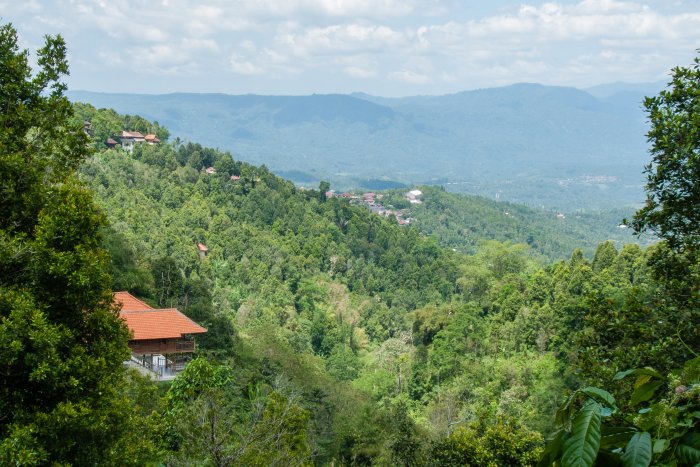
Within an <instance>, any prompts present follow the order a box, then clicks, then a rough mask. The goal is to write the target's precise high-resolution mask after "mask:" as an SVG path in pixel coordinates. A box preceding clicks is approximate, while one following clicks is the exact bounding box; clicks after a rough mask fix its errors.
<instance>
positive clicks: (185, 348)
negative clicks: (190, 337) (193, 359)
mask: <svg viewBox="0 0 700 467" xmlns="http://www.w3.org/2000/svg"><path fill="white" fill-rule="evenodd" d="M175 350H177V351H178V352H194V341H177V343H176V344H175Z"/></svg>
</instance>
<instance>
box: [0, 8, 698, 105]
mask: <svg viewBox="0 0 700 467" xmlns="http://www.w3.org/2000/svg"><path fill="white" fill-rule="evenodd" d="M0 5H2V7H0V11H3V15H6V16H4V17H3V20H5V21H12V22H13V23H15V24H16V26H18V28H19V29H20V35H21V37H22V39H23V42H22V43H23V44H27V45H29V44H31V45H32V46H34V45H35V44H38V43H41V34H43V33H47V32H48V33H54V32H63V33H64V34H65V35H66V37H67V38H68V39H69V47H70V49H69V50H70V53H71V60H73V61H74V63H76V64H78V65H79V66H77V67H74V68H73V69H72V70H73V73H72V76H71V79H76V80H79V81H80V82H81V83H88V84H81V87H83V88H90V87H93V88H96V87H98V86H97V85H96V86H90V84H89V75H88V74H87V73H88V72H93V71H94V69H95V68H97V69H99V68H100V65H101V67H102V68H103V69H106V70H110V79H113V82H114V83H113V86H114V87H118V86H119V85H120V84H119V82H120V80H121V81H126V80H125V79H124V77H122V78H120V76H122V75H120V73H129V74H130V75H129V82H136V81H137V80H138V77H139V76H141V75H144V76H146V78H144V80H146V79H147V80H148V81H149V82H152V80H153V77H154V76H156V75H157V74H158V73H159V72H163V73H169V74H170V76H169V79H168V80H167V82H166V83H165V84H166V85H167V86H170V87H169V88H168V89H166V90H177V89H179V88H187V89H192V88H191V87H192V86H195V85H198V83H200V85H202V86H210V87H207V88H205V89H202V90H218V91H224V92H226V91H231V92H233V91H240V92H250V91H251V90H250V89H248V88H240V89H239V88H236V89H232V88H230V86H231V84H230V83H253V85H255V86H256V87H255V88H254V90H255V91H258V92H264V87H265V85H266V83H270V82H273V81H275V82H276V83H277V84H274V86H271V87H270V88H274V89H280V86H281V85H280V84H279V83H284V84H288V85H290V86H296V87H295V88H294V89H299V90H301V89H304V90H305V91H304V92H314V91H318V92H322V91H323V89H326V88H332V89H334V90H342V89H346V90H348V91H349V90H356V89H357V87H356V86H355V85H354V82H355V80H357V79H362V80H363V81H362V83H363V86H365V85H366V86H368V87H367V88H366V89H364V90H366V91H369V92H373V89H389V90H390V91H392V92H408V93H410V92H414V91H418V92H448V91H456V90H459V89H457V87H461V88H470V87H479V86H486V85H492V84H507V83H511V82H516V81H539V82H545V83H551V84H570V85H589V84H594V83H597V82H601V81H606V80H609V81H616V80H629V81H645V80H654V79H658V77H659V76H662V75H663V74H664V73H665V72H666V71H667V70H668V69H669V68H670V67H671V66H673V65H678V64H685V63H688V60H689V57H692V56H693V54H694V51H695V49H696V48H697V47H698V44H700V10H698V9H697V8H693V6H692V2H675V3H674V2H664V1H662V0H644V2H642V1H641V0H640V1H636V0H581V1H578V2H572V1H563V0H562V1H539V0H494V1H493V2H483V3H478V4H477V3H476V2H474V3H471V2H457V1H455V0H421V1H418V0H258V1H250V0H161V1H160V2H153V1H151V0H54V1H46V2H37V1H36V0H30V1H26V2H20V1H17V2H2V3H0ZM475 11H476V12H479V13H478V14H476V13H474V12H475ZM64 28H65V31H62V30H61V29H64ZM47 29H48V30H47ZM23 31H26V34H25V36H26V37H25V36H23V35H22V34H23ZM83 64H92V68H90V67H88V66H87V65H83ZM95 64H97V65H95ZM81 67H83V68H82V69H81ZM81 70H82V71H84V72H85V73H86V75H85V76H82V75H81V74H80V72H81ZM176 74H179V75H177V76H176ZM205 74H206V75H207V76H210V77H211V79H208V80H206V82H204V81H201V80H195V79H191V77H192V76H201V75H205ZM232 75H235V76H236V77H237V78H241V77H252V78H251V80H248V81H245V80H244V79H242V78H241V79H234V80H232V79H230V78H231V76H232ZM336 82H337V84H334V83H336ZM106 83H107V81H105V80H101V81H100V82H99V86H103V85H106ZM402 83H403V84H402ZM243 85H244V84H240V86H243ZM428 85H429V86H428ZM258 86H259V87H258ZM212 88H213V89H212ZM401 90H404V91H401ZM423 90H425V91H423ZM290 92H294V91H293V90H291V89H290ZM297 92H298V91H297Z"/></svg>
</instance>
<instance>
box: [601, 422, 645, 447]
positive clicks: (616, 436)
mask: <svg viewBox="0 0 700 467" xmlns="http://www.w3.org/2000/svg"><path fill="white" fill-rule="evenodd" d="M601 433H602V435H601V437H600V448H601V449H609V448H621V447H623V446H627V443H628V442H629V440H630V438H631V437H632V436H633V435H634V434H635V433H637V429H636V428H632V427H627V426H612V427H608V426H604V427H603V428H602V429H601Z"/></svg>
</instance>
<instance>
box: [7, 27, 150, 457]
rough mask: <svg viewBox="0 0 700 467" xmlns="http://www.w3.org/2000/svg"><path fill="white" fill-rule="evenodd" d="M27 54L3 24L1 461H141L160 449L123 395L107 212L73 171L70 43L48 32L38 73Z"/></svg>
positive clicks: (82, 149) (122, 348) (123, 346)
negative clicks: (104, 237)
mask: <svg viewBox="0 0 700 467" xmlns="http://www.w3.org/2000/svg"><path fill="white" fill-rule="evenodd" d="M28 57H29V55H28V52H27V51H26V50H20V49H19V48H18V45H17V33H16V31H15V29H14V28H13V27H12V26H11V25H9V24H6V25H2V26H0V180H1V183H2V189H1V190H0V368H2V370H0V414H2V415H1V416H0V440H1V441H0V463H1V464H5V465H7V464H8V463H12V464H15V465H35V464H56V465H58V464H61V465H69V464H75V465H117V464H124V465H127V464H142V463H144V462H146V461H147V460H148V459H149V457H151V456H152V454H153V448H152V446H151V445H150V444H149V442H148V440H147V439H144V438H143V437H142V436H140V435H138V434H137V433H139V432H141V433H145V431H144V429H143V426H142V422H143V420H141V419H139V418H138V416H137V415H136V414H135V413H134V412H132V410H131V407H130V404H129V402H128V400H127V399H126V397H125V395H124V393H125V391H124V386H125V384H126V382H125V381H126V380H125V377H124V376H125V369H124V367H123V366H122V361H124V360H125V359H126V358H128V356H129V350H128V347H127V341H128V338H129V337H128V331H127V328H126V326H125V325H124V324H123V322H122V321H121V320H120V319H119V317H118V315H117V312H116V310H115V309H114V307H113V305H112V292H111V288H110V285H111V278H110V276H109V274H108V273H107V271H108V258H107V254H106V251H105V250H103V249H102V248H101V247H100V243H101V238H100V230H101V228H102V227H103V226H104V225H105V218H104V216H103V215H102V213H100V212H99V211H98V210H97V208H96V207H95V205H94V204H93V201H92V195H91V194H90V193H89V192H88V191H87V190H86V189H85V188H83V187H82V186H81V185H80V184H79V183H78V182H77V180H76V178H75V176H74V170H75V169H76V167H77V166H78V164H79V163H80V162H81V160H82V159H83V158H84V157H85V155H86V153H87V150H88V149H87V145H86V142H87V141H86V137H85V135H84V134H83V133H82V131H80V128H79V127H74V126H71V125H70V124H69V122H70V118H71V106H70V103H69V102H68V100H67V99H66V98H65V97H64V96H63V92H64V90H65V85H64V84H63V83H61V82H60V78H61V77H62V76H63V75H65V74H67V72H68V65H67V63H66V48H65V44H64V41H63V39H61V37H60V36H57V37H50V36H47V37H46V43H45V46H44V47H43V48H41V49H40V50H39V51H38V60H37V62H38V68H39V71H38V72H37V73H36V74H33V73H32V70H31V68H30V67H29V64H28V59H29V58H28Z"/></svg>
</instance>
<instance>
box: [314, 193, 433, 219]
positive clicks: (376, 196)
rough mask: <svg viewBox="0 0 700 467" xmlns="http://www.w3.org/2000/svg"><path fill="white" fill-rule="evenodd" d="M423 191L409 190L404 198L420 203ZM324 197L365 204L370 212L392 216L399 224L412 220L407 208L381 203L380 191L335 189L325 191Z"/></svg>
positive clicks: (382, 196) (413, 202) (410, 201)
mask: <svg viewBox="0 0 700 467" xmlns="http://www.w3.org/2000/svg"><path fill="white" fill-rule="evenodd" d="M422 196H423V192H422V191H420V190H411V191H409V192H407V193H405V194H404V198H405V199H406V200H407V201H408V202H409V203H411V204H421V203H422V202H423V199H422ZM326 198H342V199H347V200H349V201H350V203H351V204H356V205H363V206H366V207H367V209H369V210H370V211H371V212H373V213H375V214H377V215H380V216H385V217H389V216H394V217H395V218H396V223H397V224H399V225H409V224H410V223H411V221H412V220H413V219H412V218H410V217H407V214H408V210H406V209H390V208H387V207H385V206H384V205H383V204H382V199H383V198H384V195H382V194H381V193H373V192H371V191H370V192H366V193H362V194H355V193H347V192H345V193H340V194H338V193H336V192H335V190H329V191H327V192H326Z"/></svg>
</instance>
